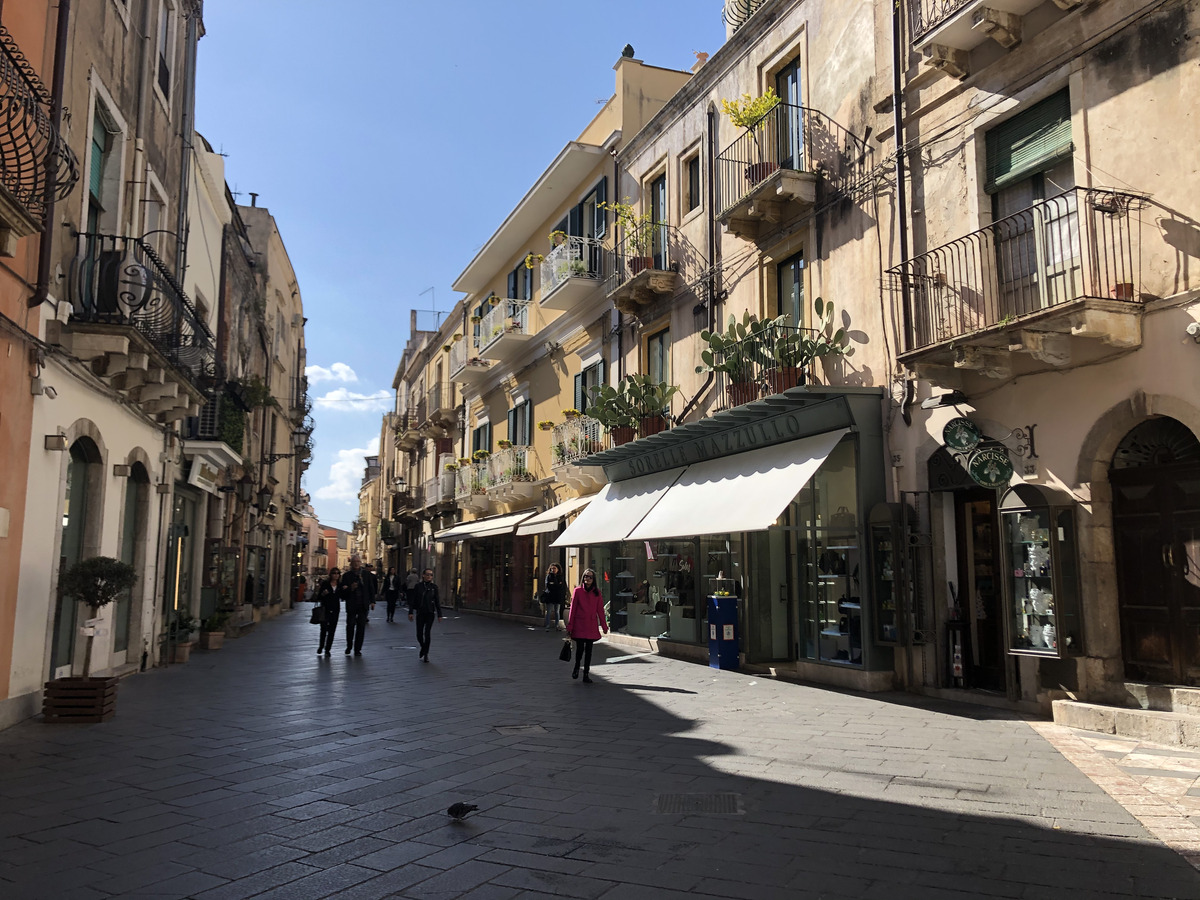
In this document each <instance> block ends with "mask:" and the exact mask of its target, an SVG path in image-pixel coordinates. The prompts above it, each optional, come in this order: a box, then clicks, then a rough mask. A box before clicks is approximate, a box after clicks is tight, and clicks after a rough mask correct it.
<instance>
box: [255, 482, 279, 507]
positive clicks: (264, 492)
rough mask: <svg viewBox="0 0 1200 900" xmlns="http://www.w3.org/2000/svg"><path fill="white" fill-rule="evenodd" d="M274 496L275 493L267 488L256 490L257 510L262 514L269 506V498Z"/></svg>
mask: <svg viewBox="0 0 1200 900" xmlns="http://www.w3.org/2000/svg"><path fill="white" fill-rule="evenodd" d="M273 496H275V492H274V491H272V490H271V489H270V488H269V487H266V486H263V487H261V488H259V490H258V508H259V509H260V510H262V511H263V512H265V511H266V509H267V507H268V506H270V505H271V498H272V497H273Z"/></svg>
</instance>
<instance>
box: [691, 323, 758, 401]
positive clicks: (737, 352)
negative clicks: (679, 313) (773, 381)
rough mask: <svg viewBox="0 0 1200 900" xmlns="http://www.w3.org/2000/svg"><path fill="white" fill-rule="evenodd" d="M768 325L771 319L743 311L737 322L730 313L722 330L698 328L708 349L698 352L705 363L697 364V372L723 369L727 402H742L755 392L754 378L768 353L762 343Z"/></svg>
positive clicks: (756, 390) (749, 399)
mask: <svg viewBox="0 0 1200 900" xmlns="http://www.w3.org/2000/svg"><path fill="white" fill-rule="evenodd" d="M769 329H770V323H767V322H761V321H759V319H758V317H757V316H752V315H751V314H750V313H749V312H744V313H743V314H742V320H741V321H740V322H739V321H738V320H737V317H736V316H735V315H733V313H730V314H729V323H728V326H727V328H726V330H725V333H724V334H722V333H721V332H719V331H708V330H707V329H706V330H704V331H701V332H700V339H701V340H703V341H707V342H708V349H707V350H702V351H701V352H700V359H701V360H702V361H703V363H704V364H703V365H700V366H696V372H697V373H700V372H724V373H725V377H726V378H727V379H728V380H729V385H728V390H729V405H730V406H741V405H742V404H744V403H749V402H750V401H751V400H753V399H755V398H756V397H757V396H758V384H757V383H756V381H755V379H756V378H757V375H758V370H759V367H760V366H761V365H762V364H763V362H764V361H765V360H766V359H767V358H768V356H769V351H768V349H767V348H766V347H764V346H763V344H764V339H765V338H766V337H767V336H768V335H769V334H770V330H769Z"/></svg>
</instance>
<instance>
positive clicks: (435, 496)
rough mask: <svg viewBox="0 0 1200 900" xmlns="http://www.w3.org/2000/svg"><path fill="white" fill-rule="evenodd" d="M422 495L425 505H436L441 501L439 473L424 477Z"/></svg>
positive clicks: (440, 478)
mask: <svg viewBox="0 0 1200 900" xmlns="http://www.w3.org/2000/svg"><path fill="white" fill-rule="evenodd" d="M423 495H424V503H423V506H425V507H429V506H437V505H438V504H439V503H441V502H442V476H441V475H440V474H438V475H434V476H433V477H432V478H426V479H425V487H424V491H423Z"/></svg>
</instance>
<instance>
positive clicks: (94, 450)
mask: <svg viewBox="0 0 1200 900" xmlns="http://www.w3.org/2000/svg"><path fill="white" fill-rule="evenodd" d="M70 452H71V458H70V460H69V461H68V463H67V484H66V490H65V491H64V493H63V505H62V545H61V546H62V549H61V551H60V554H59V560H58V571H59V574H60V575H61V574H62V573H64V572H66V571H67V570H68V569H70V568H71V566H73V565H75V564H76V563H77V562H79V561H80V560H81V559H84V558H85V557H88V556H92V555H95V546H94V545H95V543H96V540H95V536H96V525H97V523H98V522H99V520H100V517H99V509H98V507H99V497H98V493H99V484H98V482H99V471H100V463H101V456H100V448H99V447H97V446H96V443H95V442H94V441H93V440H92V439H91V438H87V437H81V438H79V439H78V440H77V441H75V443H73V444H72V445H71V451H70ZM78 612H79V603H78V601H76V600H75V598H74V597H64V596H62V594H61V593H60V594H59V595H58V597H57V598H56V599H55V607H54V640H53V643H52V644H51V646H50V672H51V674H52V677H58V674H70V672H69V670H70V666H71V661H72V659H73V658H74V655H75V634H76V632H77V631H78V622H77V619H78V615H77V614H78ZM59 670H62V672H61V673H60V672H59Z"/></svg>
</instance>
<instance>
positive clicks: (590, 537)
mask: <svg viewBox="0 0 1200 900" xmlns="http://www.w3.org/2000/svg"><path fill="white" fill-rule="evenodd" d="M682 472H683V467H680V468H677V469H667V470H666V471H665V472H655V473H653V474H652V475H641V476H639V477H637V478H629V479H627V480H625V481H618V482H614V483H610V484H606V485H605V486H604V489H603V490H602V491H600V493H599V494H597V495H596V497H595V498H594V499H593V500H592V502H591V503H590V504H589V505H588V508H587V509H585V510H584V511H583V512H582V513H580V514H579V518H577V519H576V520H575V521H574V522H572V523H571V524H570V525H568V526H567V530H566V531H564V532H563V533H562V534H560V535H559V536H558V539H557V540H555V541H554V542H553V543H552V544H551V545H550V546H551V547H579V546H583V545H585V544H607V543H608V542H609V541H622V540H624V539H625V536H626V535H627V534H629V532H630V530H631V529H633V528H635V527H637V524H638V523H639V522H641V521H642V517H643V516H645V515H646V513H648V512H649V511H650V510H651V509H653V508H654V504H655V503H657V502H658V501H659V500H660V499H661V498H662V496H663V495H664V494H665V493H666V492H667V489H668V488H669V487H670V486H671V485H672V484H674V483H675V479H676V478H678V477H679V476H680V474H682Z"/></svg>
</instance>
